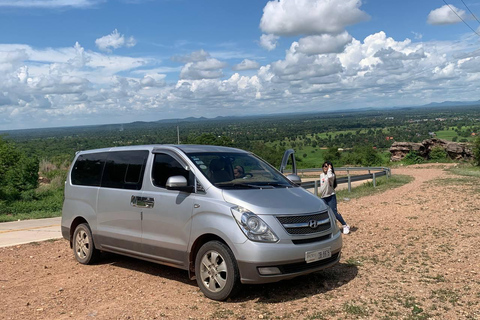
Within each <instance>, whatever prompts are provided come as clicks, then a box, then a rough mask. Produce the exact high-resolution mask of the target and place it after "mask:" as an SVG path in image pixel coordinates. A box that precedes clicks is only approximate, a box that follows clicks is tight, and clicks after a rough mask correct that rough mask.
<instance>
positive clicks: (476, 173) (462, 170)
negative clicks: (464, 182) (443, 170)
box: [447, 164, 480, 178]
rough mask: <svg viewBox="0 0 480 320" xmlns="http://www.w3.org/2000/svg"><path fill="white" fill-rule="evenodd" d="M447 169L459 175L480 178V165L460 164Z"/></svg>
mask: <svg viewBox="0 0 480 320" xmlns="http://www.w3.org/2000/svg"><path fill="white" fill-rule="evenodd" d="M447 171H448V172H451V173H453V174H456V175H459V176H465V177H474V178H480V167H475V166H472V165H467V164H465V165H460V166H456V167H452V168H450V169H448V170H447Z"/></svg>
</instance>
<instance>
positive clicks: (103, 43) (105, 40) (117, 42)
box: [95, 29, 137, 52]
mask: <svg viewBox="0 0 480 320" xmlns="http://www.w3.org/2000/svg"><path fill="white" fill-rule="evenodd" d="M136 44H137V41H136V40H135V38H133V37H128V38H125V36H124V35H123V34H120V33H118V31H117V29H115V30H113V32H112V33H111V34H109V35H106V36H103V37H101V38H98V39H97V40H95V45H96V46H97V48H98V49H100V50H102V51H106V52H112V49H118V48H121V47H133V46H135V45H136Z"/></svg>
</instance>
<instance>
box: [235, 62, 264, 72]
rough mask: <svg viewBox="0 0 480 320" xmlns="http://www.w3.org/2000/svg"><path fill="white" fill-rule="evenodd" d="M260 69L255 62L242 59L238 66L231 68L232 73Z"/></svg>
mask: <svg viewBox="0 0 480 320" xmlns="http://www.w3.org/2000/svg"><path fill="white" fill-rule="evenodd" d="M258 68H260V64H259V63H258V62H256V61H253V60H249V59H244V60H243V61H242V62H240V63H239V64H236V65H234V66H233V67H232V70H234V71H242V70H256V69H258Z"/></svg>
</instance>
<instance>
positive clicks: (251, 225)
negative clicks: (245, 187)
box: [231, 206, 278, 242]
mask: <svg viewBox="0 0 480 320" xmlns="http://www.w3.org/2000/svg"><path fill="white" fill-rule="evenodd" d="M231 210H232V215H233V217H234V218H235V220H236V221H237V223H238V226H239V227H240V229H242V231H243V233H244V234H245V235H246V236H247V238H248V239H250V240H252V241H261V242H277V241H278V237H277V236H276V235H275V233H273V231H272V230H271V229H270V227H269V226H268V224H267V223H266V222H265V221H263V220H262V219H261V218H260V217H259V216H257V215H256V214H255V213H253V212H251V211H249V210H247V209H245V208H243V207H240V206H236V207H233V208H231Z"/></svg>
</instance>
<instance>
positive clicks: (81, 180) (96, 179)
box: [72, 152, 107, 187]
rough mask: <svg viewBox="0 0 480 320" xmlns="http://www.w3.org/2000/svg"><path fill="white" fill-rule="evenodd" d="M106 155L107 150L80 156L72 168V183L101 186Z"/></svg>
mask: <svg viewBox="0 0 480 320" xmlns="http://www.w3.org/2000/svg"><path fill="white" fill-rule="evenodd" d="M106 157H107V153H105V152H103V153H90V154H83V155H81V156H79V157H78V158H77V161H76V162H75V164H74V166H73V169H72V183H73V184H77V185H82V186H94V187H98V186H100V180H101V177H102V171H103V166H104V165H105V159H106Z"/></svg>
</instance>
